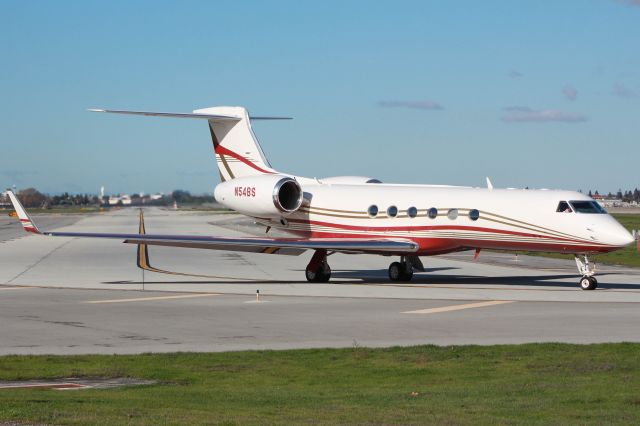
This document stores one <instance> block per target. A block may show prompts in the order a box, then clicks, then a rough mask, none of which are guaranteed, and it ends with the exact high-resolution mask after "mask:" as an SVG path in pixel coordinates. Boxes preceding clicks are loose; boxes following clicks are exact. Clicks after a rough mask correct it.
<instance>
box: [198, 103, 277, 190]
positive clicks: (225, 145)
mask: <svg viewBox="0 0 640 426" xmlns="http://www.w3.org/2000/svg"><path fill="white" fill-rule="evenodd" d="M193 113H194V114H205V115H209V116H220V117H234V118H237V120H236V119H233V120H230V119H228V118H221V119H217V118H210V119H209V120H208V122H209V131H210V132H211V140H212V141H213V147H214V151H215V154H216V161H217V164H218V171H219V172H220V178H221V179H222V180H223V181H225V180H230V179H235V178H237V177H243V176H251V175H258V174H272V173H277V171H276V170H274V169H273V168H271V165H270V164H269V161H268V160H267V158H266V156H265V155H264V152H263V151H262V148H261V147H260V144H259V143H258V140H257V139H256V136H255V134H254V133H253V130H252V129H251V120H250V119H249V113H248V112H247V110H246V109H245V108H243V107H213V108H203V109H197V110H195V111H193Z"/></svg>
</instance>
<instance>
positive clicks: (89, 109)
mask: <svg viewBox="0 0 640 426" xmlns="http://www.w3.org/2000/svg"><path fill="white" fill-rule="evenodd" d="M87 111H89V112H107V110H106V109H102V108H87Z"/></svg>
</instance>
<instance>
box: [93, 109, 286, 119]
mask: <svg viewBox="0 0 640 426" xmlns="http://www.w3.org/2000/svg"><path fill="white" fill-rule="evenodd" d="M89 111H91V112H108V113H111V114H126V115H144V116H147V117H170V118H200V119H205V120H214V121H240V120H242V117H236V116H233V115H217V114H207V113H198V112H196V111H197V110H196V111H194V112H192V113H187V112H152V111H125V110H116V109H100V108H89ZM249 118H250V119H251V120H291V117H253V116H251V117H249Z"/></svg>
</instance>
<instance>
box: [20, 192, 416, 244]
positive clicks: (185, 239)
mask: <svg viewBox="0 0 640 426" xmlns="http://www.w3.org/2000/svg"><path fill="white" fill-rule="evenodd" d="M8 192H9V198H10V199H11V202H12V203H13V206H14V208H15V210H16V212H17V213H18V217H19V218H20V222H21V223H22V225H23V227H24V228H25V230H26V231H28V232H32V233H36V234H41V235H44V236H49V237H72V238H106V239H117V240H123V242H125V243H128V244H147V245H154V246H165V247H183V248H195V249H208V250H228V251H245V252H254V253H267V254H290V255H299V254H301V253H303V252H304V251H305V250H328V251H336V252H343V253H415V252H416V251H418V248H419V247H418V245H417V244H416V243H414V242H413V241H410V240H403V239H367V238H348V239H347V238H321V239H319V238H310V239H306V238H259V237H243V238H227V237H213V236H200V235H158V234H123V233H92V232H55V231H40V230H39V229H38V228H37V226H36V225H35V224H34V223H33V221H32V220H31V218H30V217H29V215H28V214H27V212H26V210H25V209H24V207H22V204H20V201H19V200H18V198H17V197H16V196H15V194H13V192H11V191H8Z"/></svg>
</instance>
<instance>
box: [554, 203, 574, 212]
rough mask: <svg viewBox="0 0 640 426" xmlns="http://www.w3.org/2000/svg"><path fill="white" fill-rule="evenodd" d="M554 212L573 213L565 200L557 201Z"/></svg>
mask: <svg viewBox="0 0 640 426" xmlns="http://www.w3.org/2000/svg"><path fill="white" fill-rule="evenodd" d="M556 212H558V213H573V212H572V211H571V207H569V203H567V202H566V201H560V202H559V203H558V208H557V209H556Z"/></svg>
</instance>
